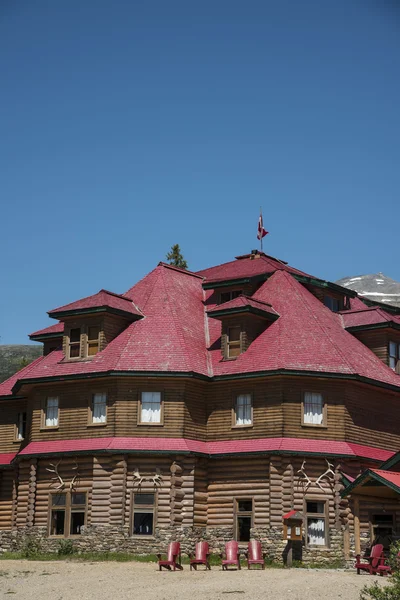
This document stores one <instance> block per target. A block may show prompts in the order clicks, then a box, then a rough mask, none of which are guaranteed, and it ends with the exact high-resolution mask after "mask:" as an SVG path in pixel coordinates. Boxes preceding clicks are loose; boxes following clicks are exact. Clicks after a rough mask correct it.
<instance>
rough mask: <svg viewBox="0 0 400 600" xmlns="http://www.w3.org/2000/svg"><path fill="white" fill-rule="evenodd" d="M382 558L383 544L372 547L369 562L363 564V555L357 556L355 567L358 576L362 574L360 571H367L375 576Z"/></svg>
mask: <svg viewBox="0 0 400 600" xmlns="http://www.w3.org/2000/svg"><path fill="white" fill-rule="evenodd" d="M382 558H383V545H382V544H375V546H372V549H371V554H370V556H369V557H368V558H367V561H368V562H361V555H360V554H357V556H356V564H355V565H354V568H355V569H357V575H359V574H360V571H367V572H368V573H369V574H370V575H374V574H375V573H377V571H378V567H379V565H380V563H381V559H382Z"/></svg>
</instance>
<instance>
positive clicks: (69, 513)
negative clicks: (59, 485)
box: [49, 492, 87, 537]
mask: <svg viewBox="0 0 400 600" xmlns="http://www.w3.org/2000/svg"><path fill="white" fill-rule="evenodd" d="M50 504H51V507H50V528H49V534H50V535H58V536H63V537H69V536H71V535H81V533H82V527H83V526H84V525H85V523H86V508H87V507H86V492H65V493H56V494H52V495H51V496H50Z"/></svg>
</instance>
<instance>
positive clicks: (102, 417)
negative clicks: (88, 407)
mask: <svg viewBox="0 0 400 600" xmlns="http://www.w3.org/2000/svg"><path fill="white" fill-rule="evenodd" d="M106 422H107V394H104V393H102V394H93V396H92V424H94V425H101V424H102V423H106Z"/></svg>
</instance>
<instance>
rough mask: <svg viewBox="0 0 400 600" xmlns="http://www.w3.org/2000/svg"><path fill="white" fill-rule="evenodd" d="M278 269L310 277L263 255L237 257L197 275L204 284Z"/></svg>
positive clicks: (244, 277)
mask: <svg viewBox="0 0 400 600" xmlns="http://www.w3.org/2000/svg"><path fill="white" fill-rule="evenodd" d="M278 269H280V270H284V271H287V272H288V273H294V274H296V275H304V276H305V277H311V275H308V274H307V273H304V271H299V269H295V268H294V267H290V266H289V265H288V264H287V263H286V262H285V261H281V260H279V258H274V257H273V256H268V255H267V254H264V253H259V258H254V255H253V254H245V255H244V256H237V257H236V260H233V261H230V262H227V263H224V264H222V265H218V266H216V267H210V268H209V269H203V270H202V271H197V274H198V275H201V276H202V277H204V278H205V280H206V283H211V282H217V281H223V280H232V279H246V278H248V277H255V276H257V275H263V274H268V273H274V271H276V270H278Z"/></svg>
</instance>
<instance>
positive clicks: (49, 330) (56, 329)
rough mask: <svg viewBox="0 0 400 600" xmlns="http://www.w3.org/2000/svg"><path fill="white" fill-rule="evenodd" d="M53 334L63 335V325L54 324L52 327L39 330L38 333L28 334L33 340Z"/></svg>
mask: <svg viewBox="0 0 400 600" xmlns="http://www.w3.org/2000/svg"><path fill="white" fill-rule="evenodd" d="M54 333H60V334H61V335H62V334H63V333H64V323H55V324H54V325H50V326H49V327H45V328H44V329H39V331H34V332H33V333H30V334H29V337H30V338H35V337H39V336H43V335H52V334H54Z"/></svg>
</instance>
